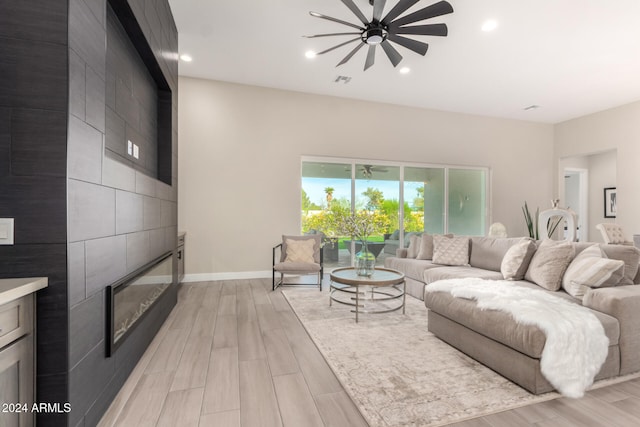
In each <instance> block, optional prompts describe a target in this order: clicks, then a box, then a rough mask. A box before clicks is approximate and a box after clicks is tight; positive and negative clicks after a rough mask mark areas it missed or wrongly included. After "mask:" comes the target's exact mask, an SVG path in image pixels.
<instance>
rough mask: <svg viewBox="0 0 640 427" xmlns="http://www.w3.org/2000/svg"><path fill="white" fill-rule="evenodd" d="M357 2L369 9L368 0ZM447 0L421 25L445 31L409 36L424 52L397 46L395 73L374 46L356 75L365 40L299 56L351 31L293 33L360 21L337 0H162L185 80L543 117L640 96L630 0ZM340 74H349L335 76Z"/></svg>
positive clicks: (639, 21)
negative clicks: (445, 10) (359, 45)
mask: <svg viewBox="0 0 640 427" xmlns="http://www.w3.org/2000/svg"><path fill="white" fill-rule="evenodd" d="M354 1H355V3H356V4H357V5H358V6H359V7H360V9H361V10H362V11H363V13H364V14H365V15H367V16H369V15H370V14H371V13H372V8H371V6H370V5H369V2H368V0H354ZM435 1H436V0H422V1H420V2H418V4H417V5H415V6H413V7H412V8H411V9H409V11H408V12H407V13H410V12H412V11H415V10H418V9H420V8H423V7H425V6H428V5H429V4H432V3H435ZM449 2H450V3H451V4H452V5H453V8H454V10H455V12H454V13H453V14H451V15H446V16H443V17H439V18H433V19H431V20H429V21H428V22H424V23H437V22H443V23H446V24H447V26H448V28H449V36H448V37H425V36H412V37H415V38H416V39H417V40H421V41H424V42H427V43H429V51H428V52H427V54H426V56H424V57H422V56H420V55H418V54H416V53H413V52H411V51H409V50H407V49H405V48H403V47H401V46H397V45H396V47H397V49H398V51H399V52H400V53H401V54H402V55H403V56H404V60H403V61H402V62H401V63H400V65H399V66H398V68H397V69H394V68H393V66H392V65H391V63H390V62H389V60H388V59H387V57H386V56H385V55H384V53H383V51H382V49H381V48H377V51H376V63H375V65H374V66H373V67H371V68H370V69H369V70H367V71H366V72H365V71H363V66H364V61H365V56H366V48H365V49H361V50H360V51H359V52H358V53H357V54H356V56H354V57H353V58H352V59H351V60H350V61H349V62H348V63H347V64H345V65H343V66H340V67H338V68H336V67H335V65H336V64H337V63H338V62H339V61H340V60H341V59H342V58H343V57H344V56H346V54H347V53H348V52H349V51H350V50H351V49H352V47H354V46H355V44H352V45H351V46H345V47H342V48H340V49H337V50H335V51H333V52H330V53H327V54H325V55H322V56H318V57H315V58H313V59H307V58H306V57H305V55H304V54H305V52H306V51H308V50H313V51H316V52H317V51H320V50H324V49H327V48H329V47H331V46H334V45H336V44H338V43H340V42H342V41H346V40H348V39H349V38H350V37H353V36H342V37H341V36H338V37H331V38H329V37H326V38H316V39H306V38H303V37H301V36H303V35H310V34H320V33H331V32H343V31H347V32H348V31H350V30H351V29H350V28H349V27H346V26H343V25H340V24H336V23H333V22H329V21H326V20H322V19H318V18H314V17H311V16H309V11H315V12H319V13H322V14H324V15H329V16H332V17H335V18H339V19H342V20H345V21H349V22H353V23H358V22H359V21H358V20H357V18H356V17H355V16H354V15H353V14H352V13H351V12H350V11H349V9H347V7H345V5H344V4H343V3H342V2H341V1H340V0H243V1H238V0H236V1H223V0H169V3H170V5H171V9H172V11H173V14H174V17H175V20H176V24H177V26H178V32H179V46H180V52H181V53H188V54H190V55H191V56H192V57H193V62H191V63H185V62H181V64H180V75H183V76H191V77H200V78H206V79H214V80H222V81H229V82H237V83H245V84H251V85H258V86H265V87H273V88H280V89H287V90H294V91H300V92H308V93H316V94H326V95H333V96H340V97H346V98H356V99H363V100H370V101H379V102H387V103H392V104H399V105H407V106H414V107H422V108H431V109H437V110H444V111H454V112H462V113H470V114H479V115H487V116H495V117H505V118H513V119H521V120H530V121H536V122H547V123H557V122H561V121H565V120H568V119H571V118H575V117H579V116H583V115H585V114H589V113H593V112H597V111H601V110H605V109H608V108H611V107H615V106H618V105H623V104H626V103H629V102H633V101H637V100H640V1H639V0H607V1H604V0H536V1H533V0H529V1H524V0H483V1H478V0H449ZM396 3H397V0H388V1H387V5H386V7H385V13H386V12H387V11H389V10H390V9H391V8H392V7H393V6H394V5H395V4H396ZM487 19H495V20H497V21H498V28H497V29H496V30H494V31H493V32H490V33H485V32H482V31H481V30H480V27H481V25H482V24H483V22H484V21H485V20H487ZM403 66H408V67H410V68H411V72H410V73H409V74H406V75H402V74H400V73H399V72H398V69H399V68H401V67H403ZM340 75H344V76H349V77H352V79H351V81H350V82H349V83H348V84H344V83H335V82H334V80H335V79H336V77H337V76H340ZM530 105H539V106H540V108H538V109H535V110H530V111H524V108H525V107H527V106H530Z"/></svg>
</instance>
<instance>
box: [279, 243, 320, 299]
mask: <svg viewBox="0 0 640 427" xmlns="http://www.w3.org/2000/svg"><path fill="white" fill-rule="evenodd" d="M277 249H280V254H281V256H282V243H279V244H277V245H275V246H274V247H273V263H272V266H273V267H272V270H273V275H272V284H271V286H272V288H271V290H273V291H275V290H276V288H277V287H279V286H318V287H319V288H320V291H321V292H322V279H323V278H324V265H323V261H324V259H323V258H324V257H323V254H322V253H323V252H324V251H323V250H322V248H320V271H319V272H318V275H319V280H318V283H284V275H285V274H287V273H282V272H280V271H278V272H276V250H277ZM278 259H280V257H279V258H278ZM276 273H278V274H280V281H279V282H278V283H276ZM291 274H292V275H293V274H296V273H291ZM297 274H306V275H311V273H297Z"/></svg>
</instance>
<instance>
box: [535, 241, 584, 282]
mask: <svg viewBox="0 0 640 427" xmlns="http://www.w3.org/2000/svg"><path fill="white" fill-rule="evenodd" d="M574 254H575V249H574V247H573V245H572V244H571V242H564V241H559V242H558V241H554V240H550V239H548V240H543V241H542V243H540V245H539V246H538V249H537V250H536V253H535V254H534V255H533V258H532V259H531V263H530V264H529V269H528V270H527V273H526V274H525V275H524V278H525V279H527V280H528V281H530V282H533V283H535V284H536V285H538V286H541V287H543V288H545V289H548V290H550V291H557V290H559V289H560V287H561V286H562V276H564V272H565V271H566V270H567V267H568V266H569V263H570V262H571V260H572V259H573V256H574Z"/></svg>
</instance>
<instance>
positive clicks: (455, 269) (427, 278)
mask: <svg viewBox="0 0 640 427" xmlns="http://www.w3.org/2000/svg"><path fill="white" fill-rule="evenodd" d="M436 267H437V268H430V269H428V270H425V272H424V274H423V275H422V280H424V282H425V283H426V284H429V283H433V282H435V281H437V280H444V279H462V278H465V277H479V278H480V279H488V280H500V279H502V274H501V273H499V272H497V271H491V270H484V269H482V268H475V267H470V266H468V265H467V266H447V267H443V266H441V265H436Z"/></svg>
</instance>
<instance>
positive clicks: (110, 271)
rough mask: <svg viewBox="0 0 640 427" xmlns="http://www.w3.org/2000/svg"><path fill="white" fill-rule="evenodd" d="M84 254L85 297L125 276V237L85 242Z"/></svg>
mask: <svg viewBox="0 0 640 427" xmlns="http://www.w3.org/2000/svg"><path fill="white" fill-rule="evenodd" d="M85 254H86V255H85V256H86V261H85V263H86V267H85V271H86V279H85V280H86V294H87V297H89V296H91V295H93V294H95V293H96V292H101V291H102V290H103V289H104V288H105V287H106V286H108V285H110V284H112V283H114V282H116V281H118V280H119V279H121V278H122V277H124V276H125V275H126V274H127V237H126V235H120V236H112V237H105V238H103V239H94V240H87V241H86V242H85Z"/></svg>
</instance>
